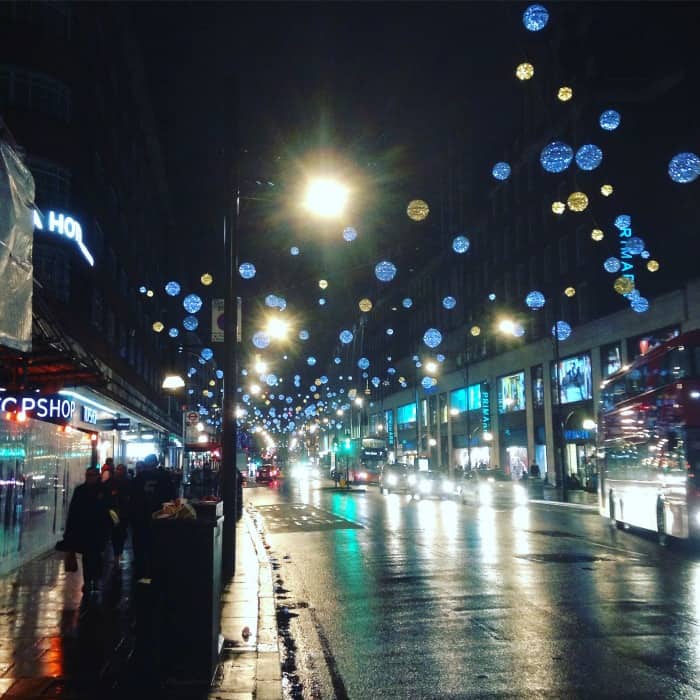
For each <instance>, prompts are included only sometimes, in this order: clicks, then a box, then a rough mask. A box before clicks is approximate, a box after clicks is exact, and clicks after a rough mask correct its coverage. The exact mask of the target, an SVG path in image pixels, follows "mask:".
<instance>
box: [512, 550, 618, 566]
mask: <svg viewBox="0 0 700 700" xmlns="http://www.w3.org/2000/svg"><path fill="white" fill-rule="evenodd" d="M515 556H516V558H518V559H527V560H528V561H534V562H537V563H539V564H587V563H590V562H594V561H612V560H611V559H610V558H609V557H598V556H595V555H594V554H578V553H576V552H551V553H549V554H516V555H515Z"/></svg>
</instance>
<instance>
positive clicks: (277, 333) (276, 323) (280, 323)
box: [265, 317, 289, 339]
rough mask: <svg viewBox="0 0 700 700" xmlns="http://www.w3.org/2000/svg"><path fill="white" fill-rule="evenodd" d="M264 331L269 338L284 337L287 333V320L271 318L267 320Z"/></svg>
mask: <svg viewBox="0 0 700 700" xmlns="http://www.w3.org/2000/svg"><path fill="white" fill-rule="evenodd" d="M265 332H266V333H267V334H268V335H269V336H270V337H271V338H277V339H282V338H286V337H287V334H288V333H289V321H285V320H284V319H283V318H277V317H274V318H271V319H269V320H268V322H267V327H266V329H265Z"/></svg>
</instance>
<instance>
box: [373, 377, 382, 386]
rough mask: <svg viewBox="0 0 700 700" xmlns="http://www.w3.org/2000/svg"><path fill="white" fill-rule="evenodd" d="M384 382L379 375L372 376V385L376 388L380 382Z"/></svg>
mask: <svg viewBox="0 0 700 700" xmlns="http://www.w3.org/2000/svg"><path fill="white" fill-rule="evenodd" d="M381 383H382V380H381V379H380V378H379V377H372V386H373V387H374V388H375V389H376V388H377V387H378V386H379V385H380V384H381Z"/></svg>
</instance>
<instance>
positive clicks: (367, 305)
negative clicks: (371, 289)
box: [358, 298, 372, 313]
mask: <svg viewBox="0 0 700 700" xmlns="http://www.w3.org/2000/svg"><path fill="white" fill-rule="evenodd" d="M358 306H359V307H360V311H364V312H365V313H367V312H368V311H371V310H372V302H371V301H370V300H369V299H367V298H365V299H360V303H359V304H358Z"/></svg>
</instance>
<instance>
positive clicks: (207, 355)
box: [199, 348, 214, 362]
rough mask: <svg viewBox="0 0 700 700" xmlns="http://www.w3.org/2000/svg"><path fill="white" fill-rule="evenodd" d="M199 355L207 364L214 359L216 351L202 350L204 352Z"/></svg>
mask: <svg viewBox="0 0 700 700" xmlns="http://www.w3.org/2000/svg"><path fill="white" fill-rule="evenodd" d="M199 354H200V356H201V357H202V359H203V360H206V361H207V362H208V361H209V360H211V358H212V357H214V351H213V350H212V349H211V348H202V351H201V352H200V353H199Z"/></svg>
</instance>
